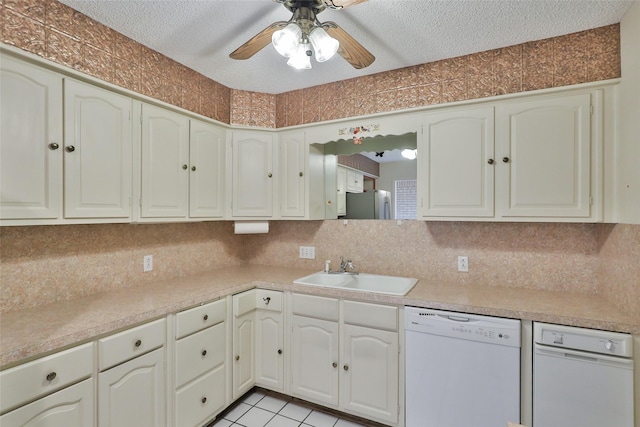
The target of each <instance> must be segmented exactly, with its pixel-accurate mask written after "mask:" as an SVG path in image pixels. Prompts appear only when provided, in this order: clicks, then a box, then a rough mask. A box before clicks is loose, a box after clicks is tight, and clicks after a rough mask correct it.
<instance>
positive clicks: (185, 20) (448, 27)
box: [61, 0, 633, 94]
mask: <svg viewBox="0 0 640 427" xmlns="http://www.w3.org/2000/svg"><path fill="white" fill-rule="evenodd" d="M61 1H62V3H64V4H66V5H68V6H71V7H73V8H74V9H76V10H78V11H80V12H82V13H84V14H86V15H88V16H90V17H91V18H93V19H95V20H97V21H99V22H101V23H103V24H105V25H107V26H109V27H111V28H113V29H115V30H117V31H119V32H120V33H122V34H124V35H126V36H128V37H130V38H132V39H134V40H136V41H138V42H140V43H142V44H144V45H145V46H148V47H150V48H152V49H154V50H156V51H158V52H160V53H162V54H164V55H166V56H168V57H170V58H172V59H174V60H176V61H178V62H180V63H182V64H184V65H186V66H188V67H189V68H192V69H194V70H196V71H198V72H200V73H202V74H204V75H206V76H208V77H210V78H211V79H213V80H215V81H217V82H219V83H222V84H224V85H226V86H229V87H231V88H233V89H242V90H249V91H256V92H266V93H274V94H277V93H282V92H287V91H290V90H294V89H300V88H304V87H310V86H315V85H319V84H324V83H329V82H334V81H338V80H345V79H349V78H353V77H359V76H363V75H367V74H374V73H379V72H382V71H387V70H391V69H396V68H402V67H407V66H410V65H416V64H422V63H426V62H432V61H437V60H440V59H444V58H452V57H456V56H461V55H466V54H470V53H475V52H481V51H485V50H490V49H495V48H499V47H504V46H510V45H514V44H519V43H523V42H526V41H531V40H539V39H544V38H548V37H555V36H559V35H564V34H569V33H574V32H577V31H583V30H587V29H590V28H596V27H602V26H605V25H610V24H614V23H617V22H620V20H621V18H622V16H623V15H624V13H625V12H626V11H627V10H628V9H629V7H630V6H631V4H632V3H633V0H612V1H609V0H595V1H591V0H369V1H368V2H366V3H361V4H359V5H356V6H353V7H351V8H348V9H345V10H341V11H334V10H325V11H323V12H322V13H321V14H319V15H318V19H319V20H320V21H335V22H336V23H337V24H338V25H339V26H341V27H342V28H343V29H344V30H345V31H347V32H348V33H349V34H351V35H352V36H353V37H354V38H355V39H356V40H358V41H359V42H360V43H361V44H362V45H363V46H364V47H366V48H367V49H368V50H369V51H371V53H373V54H374V55H375V57H376V60H375V62H374V63H373V64H372V65H370V66H369V67H367V68H364V69H362V70H356V69H354V68H353V67H351V66H350V65H349V64H348V63H347V62H346V61H345V60H344V59H342V58H341V57H340V56H338V55H336V56H335V57H334V58H332V59H331V60H329V61H327V62H324V63H318V62H315V61H314V60H312V66H313V69H311V70H301V71H297V70H294V69H293V68H291V67H289V66H288V65H286V60H285V58H283V57H281V56H280V55H278V53H277V52H276V51H275V49H274V48H273V47H272V46H271V45H269V46H267V47H266V48H264V49H263V50H261V51H260V52H258V53H257V54H256V55H254V56H253V57H252V58H250V59H248V60H245V61H236V60H233V59H230V58H229V53H231V52H232V51H233V50H235V49H236V48H237V47H238V46H240V45H241V44H243V43H244V42H245V41H246V40H248V39H249V38H251V37H252V36H254V35H255V34H257V33H258V32H259V31H261V30H262V29H264V28H266V27H267V26H268V25H269V24H271V23H272V22H274V21H282V20H285V21H286V20H288V19H289V18H290V16H291V13H290V12H289V11H288V10H286V9H285V8H284V7H283V6H282V5H280V4H278V3H275V2H273V1H270V0H61Z"/></svg>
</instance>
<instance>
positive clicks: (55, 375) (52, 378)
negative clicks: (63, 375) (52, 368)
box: [46, 372, 58, 382]
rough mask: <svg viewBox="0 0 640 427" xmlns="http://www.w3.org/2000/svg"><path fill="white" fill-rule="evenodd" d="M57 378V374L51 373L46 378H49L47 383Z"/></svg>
mask: <svg viewBox="0 0 640 427" xmlns="http://www.w3.org/2000/svg"><path fill="white" fill-rule="evenodd" d="M57 376H58V374H56V373H55V372H49V373H48V374H47V377H46V378H47V381H49V382H51V381H53V380H55V379H56V377H57Z"/></svg>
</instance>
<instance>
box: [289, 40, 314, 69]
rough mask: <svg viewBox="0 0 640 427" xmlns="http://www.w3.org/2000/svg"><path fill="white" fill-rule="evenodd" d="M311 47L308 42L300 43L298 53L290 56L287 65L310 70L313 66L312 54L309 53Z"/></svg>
mask: <svg viewBox="0 0 640 427" xmlns="http://www.w3.org/2000/svg"><path fill="white" fill-rule="evenodd" d="M309 49H310V46H309V45H308V44H303V43H300V45H299V46H298V50H296V53H295V54H294V55H293V56H292V57H291V58H289V60H288V61H287V65H289V66H291V67H293V68H295V69H296V70H308V69H310V68H311V56H309V55H308V54H307V51H308V50H309Z"/></svg>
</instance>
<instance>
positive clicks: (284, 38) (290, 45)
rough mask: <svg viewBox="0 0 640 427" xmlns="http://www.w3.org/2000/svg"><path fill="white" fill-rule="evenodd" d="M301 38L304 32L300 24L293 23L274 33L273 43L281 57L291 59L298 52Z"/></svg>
mask: <svg viewBox="0 0 640 427" xmlns="http://www.w3.org/2000/svg"><path fill="white" fill-rule="evenodd" d="M301 37H302V30H301V29H300V27H299V26H298V24H296V23H294V22H292V23H290V24H287V26H286V27H284V28H283V29H281V30H278V31H276V32H275V33H273V35H272V36H271V43H272V44H273V47H275V48H276V51H277V52H278V53H279V54H280V55H282V56H284V57H285V58H291V57H292V56H293V55H295V53H296V51H297V50H298V46H299V45H300V38H301Z"/></svg>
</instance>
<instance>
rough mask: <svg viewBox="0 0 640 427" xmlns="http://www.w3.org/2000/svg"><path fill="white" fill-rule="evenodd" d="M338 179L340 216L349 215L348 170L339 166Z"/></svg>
mask: <svg viewBox="0 0 640 427" xmlns="http://www.w3.org/2000/svg"><path fill="white" fill-rule="evenodd" d="M337 173H338V179H337V186H336V187H337V190H336V191H337V193H338V195H337V204H338V216H343V215H346V214H347V170H346V169H345V168H341V167H340V166H338V171H337Z"/></svg>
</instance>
